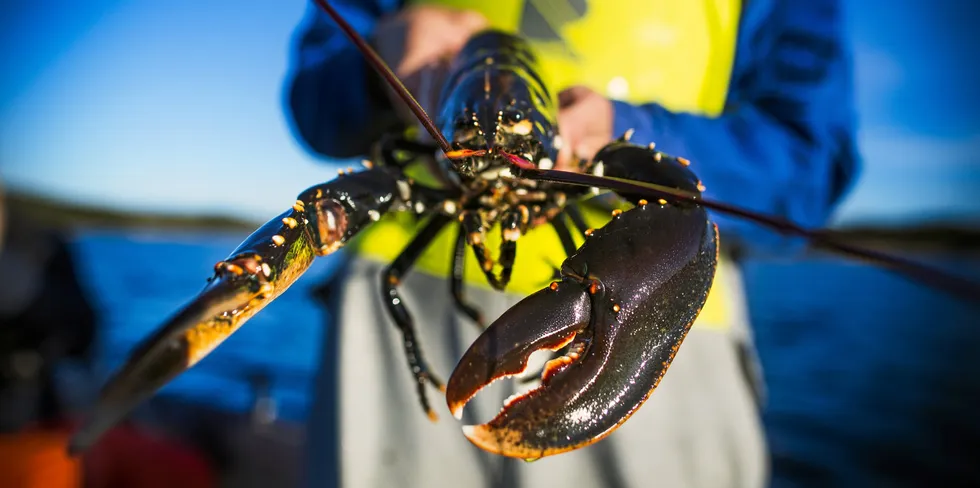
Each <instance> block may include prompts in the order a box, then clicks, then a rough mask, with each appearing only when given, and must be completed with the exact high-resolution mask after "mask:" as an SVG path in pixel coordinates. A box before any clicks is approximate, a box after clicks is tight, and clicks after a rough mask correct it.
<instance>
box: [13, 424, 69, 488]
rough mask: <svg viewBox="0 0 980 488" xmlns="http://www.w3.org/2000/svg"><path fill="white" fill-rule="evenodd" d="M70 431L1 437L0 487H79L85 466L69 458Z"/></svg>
mask: <svg viewBox="0 0 980 488" xmlns="http://www.w3.org/2000/svg"><path fill="white" fill-rule="evenodd" d="M67 442H68V432H67V431H63V430H60V429H58V430H54V429H42V428H33V429H26V430H23V431H21V432H16V433H6V434H0V486H4V487H11V488H78V487H81V486H82V463H81V461H80V460H78V459H73V458H71V457H69V456H68V454H67V452H66V451H65V446H66V445H67Z"/></svg>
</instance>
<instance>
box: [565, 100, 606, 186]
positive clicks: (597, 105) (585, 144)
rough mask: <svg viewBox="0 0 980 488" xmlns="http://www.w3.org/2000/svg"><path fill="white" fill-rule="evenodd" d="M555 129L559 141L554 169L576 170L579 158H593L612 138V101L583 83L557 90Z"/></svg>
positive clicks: (577, 169)
mask: <svg viewBox="0 0 980 488" xmlns="http://www.w3.org/2000/svg"><path fill="white" fill-rule="evenodd" d="M558 131H559V134H561V139H562V145H561V149H559V151H558V161H556V162H555V169H559V170H564V171H579V167H578V161H579V160H580V159H586V160H588V159H592V157H593V156H595V154H596V153H597V152H599V150H600V149H602V148H603V147H604V146H605V145H606V144H609V143H610V142H612V140H613V104H612V101H610V100H609V99H608V98H606V97H604V96H602V95H601V94H599V93H598V92H596V91H594V90H592V89H589V88H586V87H584V86H573V87H571V88H568V89H566V90H563V91H562V92H561V93H559V94H558Z"/></svg>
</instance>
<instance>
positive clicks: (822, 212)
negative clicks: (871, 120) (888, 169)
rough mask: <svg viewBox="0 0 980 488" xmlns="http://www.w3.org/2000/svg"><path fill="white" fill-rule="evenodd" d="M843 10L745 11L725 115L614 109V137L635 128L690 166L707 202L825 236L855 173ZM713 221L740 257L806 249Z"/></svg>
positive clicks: (770, 7) (779, 7)
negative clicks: (767, 216) (820, 231)
mask: <svg viewBox="0 0 980 488" xmlns="http://www.w3.org/2000/svg"><path fill="white" fill-rule="evenodd" d="M841 10H842V5H841V4H840V3H838V2H837V1H833V0H809V1H808V2H774V1H772V0H754V1H751V2H745V9H744V12H743V15H742V19H741V20H742V22H741V28H740V32H739V36H738V44H737V52H736V59H735V65H734V68H733V72H732V79H731V85H730V91H729V96H728V99H727V102H726V108H725V110H724V112H723V113H722V114H721V115H720V116H719V117H710V118H709V117H703V116H698V115H692V114H687V113H673V112H670V111H668V110H666V109H665V108H663V107H662V106H660V105H657V104H648V105H641V106H634V105H629V104H626V103H621V102H615V103H614V110H615V118H614V124H615V127H614V129H615V134H616V135H619V134H622V133H624V132H625V131H626V130H627V129H630V128H633V129H635V132H634V136H633V138H634V140H635V141H638V142H641V143H648V142H656V144H657V148H658V149H661V150H663V151H665V152H667V153H669V154H675V155H678V156H683V157H685V158H687V159H689V160H691V169H692V170H694V172H695V173H696V174H698V176H699V177H700V178H701V180H702V181H703V182H704V185H705V186H706V187H707V190H706V191H705V198H712V199H715V200H719V201H722V202H725V203H729V204H732V205H737V206H741V207H745V208H748V209H751V210H755V211H759V212H764V213H768V214H772V215H777V216H780V217H783V218H787V219H789V220H792V221H794V222H796V223H798V224H800V225H803V226H804V227H822V226H823V225H824V224H825V222H826V221H827V220H828V218H829V216H830V214H831V211H832V209H833V207H834V205H835V204H836V203H837V202H839V200H840V199H841V197H842V196H843V195H844V193H845V192H846V190H847V189H848V187H849V186H850V185H851V183H852V181H853V180H854V178H855V176H856V171H857V166H858V156H857V150H856V148H855V146H856V144H855V127H854V125H855V124H854V114H853V102H852V90H853V89H852V82H851V65H850V52H849V48H848V45H847V43H846V42H845V39H844V35H843V30H844V29H845V25H844V22H843V19H842V12H841ZM713 216H714V218H715V221H716V222H717V223H718V226H719V229H720V231H721V232H722V234H723V235H722V239H723V240H727V242H728V244H733V243H734V245H735V246H736V247H737V250H739V251H751V250H765V251H772V250H776V249H778V248H781V247H783V246H786V245H788V244H789V245H792V244H800V241H798V240H788V239H785V238H782V237H781V236H779V235H778V234H775V233H774V232H771V231H768V230H766V229H765V228H762V227H760V226H758V225H757V224H753V223H751V222H748V221H745V220H742V219H739V218H737V217H729V216H726V215H722V214H718V213H715V214H714V215H713ZM728 249H729V250H733V247H728Z"/></svg>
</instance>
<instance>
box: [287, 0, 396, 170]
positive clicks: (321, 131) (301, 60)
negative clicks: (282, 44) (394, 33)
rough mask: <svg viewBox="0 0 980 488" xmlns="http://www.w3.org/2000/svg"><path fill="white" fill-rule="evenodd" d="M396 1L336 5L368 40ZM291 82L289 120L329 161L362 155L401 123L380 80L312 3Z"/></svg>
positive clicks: (346, 0) (338, 0)
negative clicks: (383, 135)
mask: <svg viewBox="0 0 980 488" xmlns="http://www.w3.org/2000/svg"><path fill="white" fill-rule="evenodd" d="M400 4H401V2H400V1H398V0H333V1H332V2H331V5H333V7H334V8H335V9H336V10H337V11H338V12H339V13H340V14H341V15H342V16H343V17H344V19H345V20H347V21H348V22H349V23H350V24H351V25H352V26H353V27H354V29H355V30H357V32H358V33H360V34H361V35H362V36H364V37H366V38H370V36H371V34H372V32H373V30H374V27H375V25H376V24H377V21H378V19H379V18H381V16H383V15H385V14H388V13H391V12H393V11H395V10H396V9H397V8H398V7H400ZM291 64H292V66H293V72H292V74H291V76H290V78H289V80H288V82H287V87H286V97H287V104H288V106H289V110H288V111H289V115H290V116H291V118H292V125H293V129H294V131H295V132H296V134H297V136H298V137H297V138H298V139H299V140H300V141H302V142H304V143H305V144H306V146H307V147H308V148H309V149H310V150H312V151H313V152H316V153H319V154H321V155H323V156H326V157H331V158H349V157H357V156H362V155H364V154H366V153H367V152H368V150H369V149H370V146H371V144H372V143H373V142H374V141H377V140H378V139H379V138H380V136H381V134H383V133H384V132H387V131H391V130H392V129H394V128H397V127H398V126H399V124H400V122H399V121H398V119H397V116H396V115H395V113H394V111H393V110H392V109H391V104H390V102H389V101H388V97H387V95H386V94H385V93H384V92H383V91H382V88H383V87H382V86H381V84H380V78H379V77H378V76H377V75H376V74H375V72H374V71H373V69H372V68H371V67H370V66H369V65H368V64H367V61H365V60H364V56H363V55H361V53H360V52H359V51H358V50H357V48H356V47H355V46H354V44H353V43H352V42H351V41H350V39H348V38H347V36H346V35H344V33H343V31H341V30H340V28H339V27H338V26H337V24H336V23H334V21H333V19H331V18H330V17H329V16H328V15H327V14H326V13H324V12H323V11H322V10H320V9H319V8H318V7H317V6H316V5H314V4H312V2H311V4H310V6H309V8H308V11H307V14H306V19H305V22H304V25H302V26H301V27H300V28H299V29H298V32H297V36H296V39H295V44H294V46H293V59H292V62H291Z"/></svg>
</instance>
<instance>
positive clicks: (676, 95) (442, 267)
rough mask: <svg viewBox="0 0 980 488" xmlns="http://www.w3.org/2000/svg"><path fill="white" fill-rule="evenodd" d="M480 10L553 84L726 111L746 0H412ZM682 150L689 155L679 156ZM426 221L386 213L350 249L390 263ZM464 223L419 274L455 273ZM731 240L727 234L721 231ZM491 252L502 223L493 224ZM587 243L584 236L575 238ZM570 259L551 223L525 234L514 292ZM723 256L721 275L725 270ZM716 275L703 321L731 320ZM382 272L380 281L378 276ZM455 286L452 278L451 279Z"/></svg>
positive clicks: (474, 279) (674, 106) (597, 221)
mask: <svg viewBox="0 0 980 488" xmlns="http://www.w3.org/2000/svg"><path fill="white" fill-rule="evenodd" d="M407 3H408V4H438V5H445V6H449V7H456V8H461V9H470V10H476V11H479V12H481V13H482V14H484V15H485V16H486V17H487V19H488V20H489V22H490V24H491V25H492V26H493V27H494V28H497V29H501V30H505V31H508V32H518V33H520V34H521V35H523V36H525V37H526V38H528V39H529V40H530V41H531V43H532V46H533V47H534V48H535V50H536V51H537V52H538V55H539V58H540V64H541V70H542V76H543V77H544V79H545V82H546V83H548V84H549V86H550V87H551V88H552V90H554V92H555V93H558V92H559V91H561V90H562V89H564V88H567V87H569V86H572V85H586V86H588V87H590V88H592V89H593V90H596V91H598V92H600V93H604V94H605V95H606V96H608V97H609V98H611V99H616V100H623V101H626V102H630V103H649V102H656V103H659V104H661V105H663V106H664V107H666V108H667V109H669V110H672V111H677V112H689V113H696V114H702V115H707V116H717V115H718V114H720V113H721V111H722V109H723V107H724V104H725V98H726V96H727V92H728V84H729V79H730V75H731V69H732V64H733V62H734V57H735V45H736V38H737V34H738V23H739V16H740V8H741V5H740V1H739V0H683V1H680V0H601V1H599V0H490V1H484V2H480V1H473V0H409V1H408V2H407ZM680 156H682V155H680ZM582 210H583V213H584V214H585V217H586V221H587V223H588V224H589V226H590V227H593V228H598V227H601V226H603V225H605V223H607V222H608V221H609V218H610V216H609V214H608V213H607V212H604V211H598V210H595V209H590V208H588V207H587V206H583V207H582ZM420 225H421V222H417V221H416V218H415V217H414V216H412V215H410V214H407V213H401V214H392V215H388V216H386V217H384V218H382V219H381V220H380V221H378V222H376V223H375V224H374V225H372V226H371V227H369V228H368V229H365V230H364V231H362V232H361V235H360V236H359V237H358V238H357V239H355V240H354V242H352V243H351V244H350V245H349V246H348V248H349V249H351V250H353V251H355V252H357V253H359V254H360V255H361V256H363V257H367V258H371V259H377V260H381V261H384V262H391V261H393V260H394V259H395V257H396V256H397V255H398V253H399V252H401V250H402V249H404V248H405V246H407V245H408V243H409V241H410V240H411V238H412V236H414V235H415V233H416V231H417V230H418V229H419V227H420ZM457 232H458V226H455V225H451V226H448V227H447V228H446V229H444V230H443V232H442V233H441V234H440V235H439V236H438V237H437V238H436V239H435V240H434V241H433V243H432V244H431V245H430V246H429V248H428V250H427V251H426V252H425V253H424V254H423V255H422V256H421V257H420V258H419V260H418V261H417V262H416V264H415V265H414V266H413V270H414V271H420V272H425V273H428V274H433V275H437V276H447V277H448V276H449V274H450V263H451V259H452V252H453V244H454V239H455V238H456V233H457ZM722 240H724V236H722ZM487 241H488V243H487V244H488V246H489V249H491V253H493V255H496V252H497V250H498V249H499V243H500V231H499V227H495V228H494V229H491V230H490V231H488V234H487ZM581 243H582V238H581V236H577V238H576V244H578V245H580V244H581ZM564 259H565V253H564V251H563V250H562V246H561V241H560V240H559V239H558V236H557V234H556V233H555V231H554V229H553V228H552V227H551V226H547V225H546V226H541V227H538V228H536V229H533V230H531V231H530V232H528V234H527V235H525V236H523V237H522V238H521V239H520V240H518V241H517V258H516V262H515V265H514V272H513V275H512V278H511V281H510V284H509V285H508V287H507V291H509V292H511V293H517V294H522V295H527V294H531V293H533V292H535V291H537V290H540V289H541V288H543V287H545V286H547V285H548V284H549V283H550V282H551V281H552V279H553V278H554V272H555V269H557V268H558V267H560V265H561V263H562V261H564ZM725 266H726V264H725V262H724V260H723V262H720V263H719V265H718V273H719V274H720V273H724V267H725ZM718 278H720V276H717V277H716V279H715V286H714V287H713V288H712V290H711V293H710V295H709V298H708V302H707V303H706V304H705V306H704V308H703V309H702V311H701V315H700V316H699V319H698V325H699V326H701V327H714V328H720V327H725V326H726V325H727V320H726V318H727V316H728V314H727V313H726V309H727V308H728V307H727V305H726V301H727V299H728V297H727V296H726V295H727V294H726V293H725V292H724V290H720V289H719V288H720V285H719V283H720V282H722V280H720V279H718ZM379 279H380V278H379ZM465 279H466V283H467V285H468V286H480V287H483V288H489V285H488V283H487V280H486V277H485V276H484V274H483V272H482V271H481V270H480V267H479V264H478V262H477V260H476V258H475V257H474V256H473V253H472V251H470V250H469V249H467V252H466V274H465ZM446 290H447V293H448V291H449V284H448V282H447V284H446Z"/></svg>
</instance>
